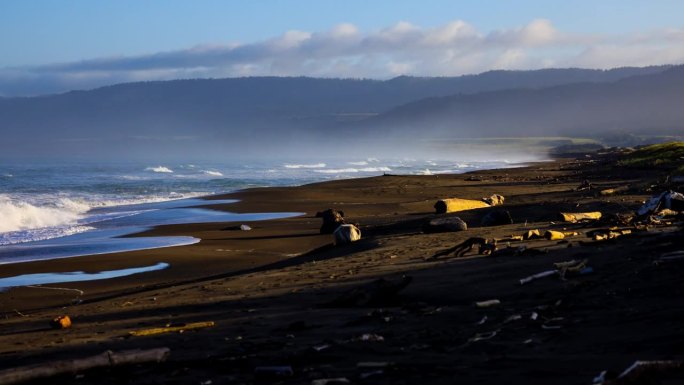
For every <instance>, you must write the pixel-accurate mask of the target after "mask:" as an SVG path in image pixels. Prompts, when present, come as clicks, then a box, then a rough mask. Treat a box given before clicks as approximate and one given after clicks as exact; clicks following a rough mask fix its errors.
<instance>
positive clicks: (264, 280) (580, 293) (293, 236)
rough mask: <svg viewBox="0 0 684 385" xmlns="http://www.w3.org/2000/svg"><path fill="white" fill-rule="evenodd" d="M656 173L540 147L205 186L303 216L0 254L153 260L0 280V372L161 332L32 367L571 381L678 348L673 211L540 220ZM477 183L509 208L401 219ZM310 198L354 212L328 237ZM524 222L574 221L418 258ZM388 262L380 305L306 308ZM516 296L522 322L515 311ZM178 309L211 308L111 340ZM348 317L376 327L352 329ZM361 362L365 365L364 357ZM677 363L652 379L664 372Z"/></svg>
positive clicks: (642, 194)
mask: <svg viewBox="0 0 684 385" xmlns="http://www.w3.org/2000/svg"><path fill="white" fill-rule="evenodd" d="M659 177H661V175H660V174H658V173H657V172H656V171H653V170H644V171H634V170H628V171H625V170H618V169H614V168H612V167H610V166H609V165H601V162H596V163H594V162H589V161H558V162H552V163H544V164H534V165H531V166H528V167H522V168H516V169H505V170H491V171H482V172H477V173H470V174H462V175H439V176H382V177H374V178H366V179H354V180H341V181H334V182H326V183H319V184H312V185H307V186H302V187H292V188H268V189H252V190H247V191H242V192H239V193H235V194H229V195H227V196H222V197H216V198H220V199H223V198H237V199H240V202H238V203H235V204H230V205H219V206H215V205H214V206H209V207H212V208H216V209H222V210H223V209H225V210H229V211H233V212H281V211H296V212H306V215H304V216H301V217H297V218H290V219H282V220H273V221H263V222H253V223H250V226H251V227H252V228H253V230H252V231H235V230H225V228H226V227H230V226H234V225H239V223H211V224H189V225H178V226H163V227H159V228H156V229H154V230H150V231H148V232H147V233H145V234H154V235H191V236H195V237H198V238H201V239H202V241H201V242H200V243H198V244H195V245H190V246H180V247H173V248H164V249H155V250H144V251H136V252H128V253H118V254H110V255H97V256H89V257H77V258H68V259H60V260H53V261H42V262H33V263H22V264H14V265H3V266H2V267H0V277H6V276H14V275H18V274H26V273H37V272H57V271H76V270H84V271H89V272H94V271H102V270H111V269H120V268H127V267H139V266H148V265H153V264H154V263H157V262H168V263H170V264H171V267H170V268H168V269H166V270H161V271H156V272H150V273H144V274H138V275H133V276H129V277H123V278H117V279H111V280H105V281H93V282H82V283H68V284H67V283H64V284H51V285H45V286H49V287H59V288H69V289H78V290H82V291H83V292H84V294H83V295H79V294H78V293H77V292H75V291H70V290H48V289H39V288H14V289H11V290H9V291H7V292H4V293H0V315H1V316H2V318H1V319H0V369H5V368H11V367H16V366H19V365H25V364H33V363H40V362H49V361H51V360H55V359H64V358H79V357H85V356H88V355H92V354H97V353H100V352H103V351H105V350H108V349H111V350H115V351H117V350H127V349H137V348H153V347H169V348H170V349H171V356H170V358H169V361H167V362H166V363H162V364H146V365H137V366H127V367H123V368H118V369H100V370H91V371H86V372H84V373H81V374H79V375H78V376H75V375H74V374H69V375H64V376H60V377H56V378H51V379H48V380H44V382H45V383H76V384H78V383H84V384H86V383H87V384H91V383H98V384H110V383H111V384H121V383H176V384H186V383H191V384H199V383H207V382H206V381H209V380H211V383H212V384H223V383H246V384H247V383H254V382H263V383H270V382H281V383H285V384H291V383H292V384H310V383H311V382H312V380H315V379H321V378H334V377H345V378H347V379H349V381H351V382H352V383H384V384H417V383H443V384H453V383H463V384H470V383H472V384H475V383H477V384H502V383H525V384H589V383H591V381H592V378H593V377H595V376H596V375H598V374H599V373H600V372H601V371H603V370H609V371H610V372H613V373H615V372H620V371H621V370H623V369H624V368H626V367H627V366H629V365H631V364H632V362H634V361H635V360H649V359H682V358H684V357H683V356H684V331H683V330H682V329H683V326H682V325H683V324H682V323H681V319H684V307H683V306H682V282H684V281H683V280H682V274H683V273H684V263H677V262H673V263H668V264H662V265H657V266H656V265H654V263H653V261H654V260H655V259H657V258H659V257H660V256H661V255H662V254H663V253H667V252H671V251H678V250H682V249H684V236H683V235H682V232H681V229H680V227H678V225H677V223H673V224H663V225H656V226H651V227H650V229H649V231H643V232H635V233H634V234H632V235H628V236H623V237H621V238H618V239H617V240H612V241H604V242H593V241H591V240H590V239H589V238H587V237H586V236H585V235H584V233H586V232H587V231H589V230H591V229H593V228H595V227H596V226H600V225H598V224H595V225H589V226H587V225H580V224H568V223H561V222H560V221H559V220H558V212H559V211H569V212H578V211H594V210H599V211H602V212H603V213H605V214H608V213H626V212H630V211H631V210H634V209H635V208H637V207H638V206H640V204H641V203H642V201H643V200H644V199H646V198H647V197H648V196H650V195H651V194H652V192H649V191H647V190H648V187H649V186H650V185H651V184H652V183H657V181H658V178H659ZM584 179H588V180H590V181H591V182H592V183H594V185H596V186H599V187H614V186H622V185H625V184H629V185H631V186H633V187H634V188H633V189H632V190H630V191H629V192H628V193H625V194H621V195H617V196H607V197H596V196H595V195H596V194H594V193H593V192H589V191H581V192H578V191H574V189H575V188H576V187H577V186H578V185H579V184H580V182H581V181H582V180H584ZM658 188H659V187H656V190H657V189H658ZM657 191H658V190H657ZM657 191H655V192H657ZM493 193H498V194H502V195H504V196H505V197H506V202H505V205H504V206H502V208H503V209H506V210H509V211H510V213H511V215H512V217H513V219H514V221H515V223H514V224H512V225H505V226H495V227H480V226H479V223H480V219H481V218H482V216H483V215H485V214H486V213H487V212H489V211H492V210H496V209H498V208H485V209H478V210H471V211H465V212H460V213H457V214H449V215H456V216H458V217H460V218H462V219H463V220H465V221H466V222H467V223H468V225H469V229H468V230H467V231H465V232H460V233H441V234H423V233H422V232H421V226H422V225H423V224H424V223H425V222H426V221H427V220H429V219H431V218H434V217H437V216H436V215H435V214H433V209H432V205H433V204H434V202H435V200H437V199H439V198H444V197H460V198H471V199H479V198H482V197H484V196H489V195H491V194H493ZM210 203H211V202H210V201H208V204H210ZM329 207H333V208H337V209H341V210H343V211H344V212H345V214H346V215H345V216H346V219H347V222H350V223H358V224H359V225H360V227H361V229H362V231H363V236H364V237H363V239H362V240H361V241H359V242H356V243H354V244H351V245H346V246H337V247H333V246H332V245H331V242H332V237H331V236H330V235H319V234H318V228H319V226H320V219H319V218H315V217H314V215H315V213H316V211H319V210H323V209H326V208H329ZM600 227H603V226H600ZM534 228H538V229H540V230H546V229H556V230H564V231H576V232H578V233H579V235H578V236H575V237H571V238H569V239H567V240H568V241H569V242H563V243H558V242H557V241H546V240H533V241H526V242H512V243H511V246H514V247H517V246H520V245H525V246H527V248H528V249H534V250H537V251H539V253H537V254H533V255H532V254H530V255H520V256H513V255H509V256H498V257H487V256H479V255H477V254H476V252H475V251H476V250H474V251H473V252H470V253H468V254H467V255H466V257H465V258H461V259H457V258H451V257H443V258H440V259H437V260H436V261H426V260H425V258H427V257H430V256H431V255H433V254H435V253H436V252H438V251H441V250H443V249H445V248H449V247H452V246H454V245H455V244H457V243H459V242H461V241H463V240H465V239H467V238H469V237H488V238H491V237H497V238H501V237H504V236H507V235H513V234H515V235H517V234H521V233H522V232H524V231H526V230H529V229H534ZM145 234H140V235H145ZM500 246H502V247H505V246H506V245H505V244H500ZM584 258H587V259H589V265H590V266H591V267H592V268H593V269H594V272H593V273H592V274H587V275H581V276H569V277H567V279H566V280H561V279H559V278H558V277H555V276H554V277H547V278H543V279H539V280H537V281H534V282H532V283H530V284H528V285H523V286H521V285H520V284H519V279H520V278H523V277H526V276H528V275H531V274H535V273H539V272H542V271H545V270H549V269H552V268H553V263H554V262H559V261H567V260H571V259H584ZM402 275H410V276H411V277H413V282H412V283H411V284H410V285H409V286H408V287H407V288H406V289H405V290H403V291H402V292H401V293H400V295H399V296H398V297H397V298H393V299H391V300H388V302H386V303H382V304H379V305H378V306H367V307H347V308H337V307H332V308H331V307H325V306H322V305H324V304H326V303H328V302H330V301H331V300H333V299H334V298H336V297H337V296H339V295H340V294H341V293H344V292H345V291H347V290H349V289H350V288H353V287H357V286H358V285H360V284H363V283H366V282H369V281H371V280H373V279H376V278H380V277H386V278H396V277H401V276H402ZM488 299H499V300H500V301H501V305H499V306H496V307H493V308H487V309H478V308H476V307H475V306H474V305H473V304H474V302H476V301H482V300H488ZM533 313H536V314H537V315H538V317H537V319H536V320H532V319H531V318H530V317H531V315H532V314H533ZM62 314H68V315H69V316H71V318H72V320H73V323H74V326H73V327H72V328H71V329H68V330H51V329H49V327H48V321H49V320H50V319H52V318H53V317H55V316H58V315H62ZM518 316H519V318H518ZM485 317H486V320H485V321H482V320H483V319H484V318H485ZM196 321H214V322H215V323H216V326H214V327H212V328H207V329H202V330H197V331H188V332H185V333H173V334H163V335H158V336H150V337H127V335H128V332H129V331H132V330H137V329H142V328H149V327H160V326H164V325H166V324H167V323H173V324H179V323H185V322H196ZM492 332H496V333H495V335H493V334H494V333H492ZM364 334H375V335H379V336H382V337H383V339H384V340H383V341H381V342H380V341H376V342H372V341H363V340H360V337H361V336H362V335H364ZM492 335H493V337H492ZM478 336H479V337H491V338H489V339H479V340H478V338H476V337H478ZM322 346H325V347H324V348H322V349H319V350H317V349H315V348H321V347H322ZM368 362H375V363H379V364H377V365H375V367H373V365H367V364H364V363H368ZM271 365H278V366H281V365H289V366H291V367H292V369H293V373H294V374H293V375H292V376H289V377H285V378H281V379H276V380H273V379H269V378H261V377H259V376H256V375H255V368H256V367H259V366H271ZM609 375H610V373H609ZM677 375H678V376H679V377H676V379H675V380H671V381H674V382H667V383H668V384H669V383H681V381H682V376H681V375H679V374H677ZM677 381H679V382H677ZM655 383H658V382H655Z"/></svg>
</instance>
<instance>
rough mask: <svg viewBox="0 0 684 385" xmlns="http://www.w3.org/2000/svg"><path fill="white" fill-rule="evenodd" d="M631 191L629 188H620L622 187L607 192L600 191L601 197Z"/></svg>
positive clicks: (606, 190)
mask: <svg viewBox="0 0 684 385" xmlns="http://www.w3.org/2000/svg"><path fill="white" fill-rule="evenodd" d="M627 190H629V186H620V187H615V188H607V189H605V190H601V191H599V195H601V196H608V195H614V194H617V193H621V192H625V191H627Z"/></svg>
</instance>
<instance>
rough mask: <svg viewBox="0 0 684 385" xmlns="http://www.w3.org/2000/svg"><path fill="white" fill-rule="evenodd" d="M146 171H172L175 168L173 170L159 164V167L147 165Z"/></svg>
mask: <svg viewBox="0 0 684 385" xmlns="http://www.w3.org/2000/svg"><path fill="white" fill-rule="evenodd" d="M145 171H152V172H157V173H167V174H168V173H172V172H173V170H171V169H170V168H168V167H165V166H157V167H147V168H146V169H145Z"/></svg>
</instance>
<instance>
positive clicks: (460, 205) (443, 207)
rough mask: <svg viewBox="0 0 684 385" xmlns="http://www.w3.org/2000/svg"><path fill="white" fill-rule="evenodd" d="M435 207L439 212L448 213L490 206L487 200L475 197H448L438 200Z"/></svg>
mask: <svg viewBox="0 0 684 385" xmlns="http://www.w3.org/2000/svg"><path fill="white" fill-rule="evenodd" d="M433 207H434V208H435V212H436V213H437V214H446V213H453V212H456V211H465V210H472V209H480V208H483V207H490V206H489V205H488V204H487V203H485V202H482V201H478V200H474V199H461V198H447V199H440V200H438V201H437V202H436V203H435V205H434V206H433Z"/></svg>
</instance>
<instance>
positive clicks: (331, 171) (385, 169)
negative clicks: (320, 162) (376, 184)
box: [315, 167, 392, 174]
mask: <svg viewBox="0 0 684 385" xmlns="http://www.w3.org/2000/svg"><path fill="white" fill-rule="evenodd" d="M388 171H392V169H391V168H389V167H364V168H338V169H329V170H315V172H318V173H321V174H353V173H359V172H388Z"/></svg>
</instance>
